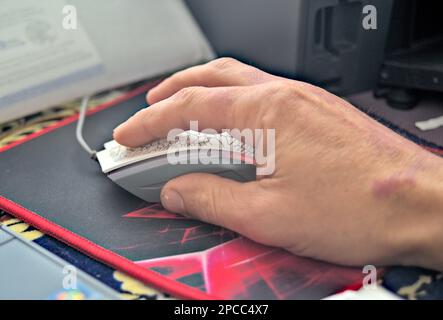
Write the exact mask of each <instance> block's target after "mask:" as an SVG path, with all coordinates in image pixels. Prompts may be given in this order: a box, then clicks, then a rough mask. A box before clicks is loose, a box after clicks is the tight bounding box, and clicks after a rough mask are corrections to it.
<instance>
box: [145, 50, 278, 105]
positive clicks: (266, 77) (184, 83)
mask: <svg viewBox="0 0 443 320" xmlns="http://www.w3.org/2000/svg"><path fill="white" fill-rule="evenodd" d="M275 79H280V78H279V77H276V76H273V75H271V74H269V73H266V72H264V71H261V70H259V69H257V68H254V67H252V66H249V65H247V64H244V63H241V62H239V61H237V60H235V59H231V58H220V59H216V60H213V61H211V62H208V63H206V64H204V65H200V66H195V67H191V68H189V69H186V70H183V71H180V72H177V73H176V74H174V75H172V76H171V77H169V78H167V79H166V80H164V81H163V82H162V83H161V84H159V85H158V86H157V87H155V88H153V89H151V90H150V91H149V92H148V94H147V97H146V98H147V101H148V103H149V104H154V103H157V102H159V101H161V100H163V99H167V98H169V97H170V96H172V95H173V94H175V93H176V92H178V91H180V90H181V89H183V88H186V87H194V86H203V87H226V86H247V85H254V84H260V83H265V82H268V81H272V80H275Z"/></svg>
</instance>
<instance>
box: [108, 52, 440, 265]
mask: <svg viewBox="0 0 443 320" xmlns="http://www.w3.org/2000/svg"><path fill="white" fill-rule="evenodd" d="M147 101H148V103H149V104H150V105H151V107H149V108H147V109H144V110H142V111H140V112H138V113H137V114H135V115H134V116H133V117H131V118H130V119H129V120H127V121H126V122H125V123H123V124H121V125H120V126H119V127H117V128H116V129H115V131H114V138H115V140H117V141H118V142H119V143H121V144H123V145H126V146H130V147H136V146H140V145H143V144H146V143H148V142H151V141H153V140H157V139H159V138H162V137H165V136H166V135H167V134H168V132H169V130H171V129H173V128H181V129H188V128H189V122H190V121H191V120H198V121H199V129H200V130H202V129H205V128H213V129H216V130H219V131H220V130H221V129H224V128H238V129H244V128H252V129H254V128H262V129H275V130H276V143H275V161H276V167H275V171H274V173H273V174H272V175H269V176H261V177H258V179H257V181H254V182H248V183H238V182H234V181H231V180H227V179H223V178H220V177H217V176H213V175H209V174H190V175H186V176H181V177H178V178H176V179H174V180H171V181H169V182H168V183H167V184H166V185H165V187H164V188H163V190H162V194H161V199H162V204H163V206H164V207H165V208H166V209H168V210H170V211H173V212H177V213H181V214H184V215H186V216H189V217H192V218H195V219H199V220H203V221H206V222H209V223H212V224H216V225H220V226H224V227H226V228H229V229H231V230H234V231H236V232H238V233H240V234H242V235H244V236H246V237H249V238H251V239H253V240H255V241H257V242H260V243H263V244H266V245H272V246H276V247H281V248H283V249H286V250H288V251H290V252H292V253H294V254H296V255H300V256H306V257H310V258H315V259H319V260H324V261H329V262H333V263H338V264H342V265H352V266H362V265H366V264H373V265H379V266H381V265H415V266H422V267H427V268H431V269H436V270H443V250H442V248H443V196H442V195H443V160H442V159H441V158H439V157H437V156H435V155H433V154H431V153H429V152H427V151H425V150H423V149H422V148H421V147H419V146H417V145H415V144H413V143H412V142H410V141H408V140H406V139H404V138H402V137H401V136H399V135H397V134H396V133H394V132H392V131H391V130H389V129H388V128H386V127H384V126H382V125H380V124H379V123H377V122H376V121H374V120H372V119H371V118H369V117H368V116H366V115H365V114H364V113H362V112H360V111H359V110H357V109H356V108H355V107H353V106H352V105H350V104H349V103H347V102H346V101H344V100H343V99H340V98H339V97H337V96H334V95H332V94H331V93H329V92H327V91H325V90H322V89H320V88H318V87H315V86H312V85H309V84H306V83H303V82H298V81H293V80H288V79H283V78H279V77H275V76H273V75H270V74H267V73H265V72H263V71H260V70H258V69H256V68H253V67H250V66H248V65H245V64H242V63H240V62H238V61H236V60H233V59H228V58H222V59H218V60H215V61H212V62H210V63H208V64H206V65H202V66H197V67H192V68H190V69H187V70H184V71H181V72H179V73H177V74H175V75H173V76H171V77H170V78H168V79H166V80H164V81H163V82H162V83H161V84H160V85H159V86H157V87H156V88H154V89H152V90H151V91H150V92H149V93H148V95H147Z"/></svg>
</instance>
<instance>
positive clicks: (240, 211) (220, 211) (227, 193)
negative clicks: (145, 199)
mask: <svg viewBox="0 0 443 320" xmlns="http://www.w3.org/2000/svg"><path fill="white" fill-rule="evenodd" d="M255 189H256V182H247V183H240V182H237V181H234V180H231V179H225V178H221V177H219V176H216V175H212V174H205V173H192V174H188V175H184V176H181V177H178V178H175V179H173V180H171V181H169V182H168V183H167V184H166V185H165V186H164V187H163V189H162V192H161V201H162V205H163V207H165V208H166V209H167V210H169V211H172V212H175V213H180V214H183V215H186V216H188V217H191V218H195V219H198V220H202V221H205V222H208V223H211V224H215V225H219V226H222V227H225V228H228V229H231V230H234V231H236V232H239V233H241V232H242V229H243V227H242V226H243V225H244V224H245V223H248V222H247V220H249V219H248V218H247V216H248V213H249V212H250V210H251V203H252V199H253V196H254V194H255V191H256V190H255ZM249 223H250V221H249Z"/></svg>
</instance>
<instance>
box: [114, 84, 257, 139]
mask: <svg viewBox="0 0 443 320" xmlns="http://www.w3.org/2000/svg"><path fill="white" fill-rule="evenodd" d="M256 96H257V94H256V92H255V90H244V88H243V87H224V88H205V87H189V88H185V89H182V90H180V91H179V92H178V93H176V94H175V95H174V96H172V97H170V98H168V99H166V100H163V101H160V102H159V103H156V104H154V105H153V106H151V107H149V108H146V109H143V110H141V111H139V112H138V113H136V114H135V115H134V116H132V117H131V118H129V119H128V120H127V121H126V122H124V123H123V124H121V125H120V126H118V127H117V128H116V129H115V130H114V139H115V140H116V141H117V142H118V143H120V144H122V145H125V146H128V147H138V146H141V145H144V144H147V143H149V142H151V141H154V140H158V139H160V138H163V137H166V136H167V135H168V133H169V131H170V130H171V129H183V130H188V129H189V127H190V121H198V130H203V129H207V128H211V129H214V130H217V131H220V130H222V129H228V128H238V129H240V130H242V129H244V128H256V127H257V123H256V119H257V117H252V116H251V112H250V110H251V108H252V107H254V108H256V106H257V104H258V100H257V99H258V98H257V97H256ZM254 102H257V103H254Z"/></svg>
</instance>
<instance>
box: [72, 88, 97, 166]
mask: <svg viewBox="0 0 443 320" xmlns="http://www.w3.org/2000/svg"><path fill="white" fill-rule="evenodd" d="M88 104H89V97H83V98H82V102H81V105H80V113H79V116H78V121H77V128H76V130H75V137H76V138H77V141H78V143H79V144H80V145H81V147H82V148H83V149H84V150H85V151H86V152H87V153H89V155H90V156H91V158H92V159H94V160H95V159H97V158H96V154H97V151H96V150H93V149H91V147H89V145H88V144H87V143H86V141H85V139H84V138H83V125H84V123H85V117H86V110H87V109H88Z"/></svg>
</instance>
